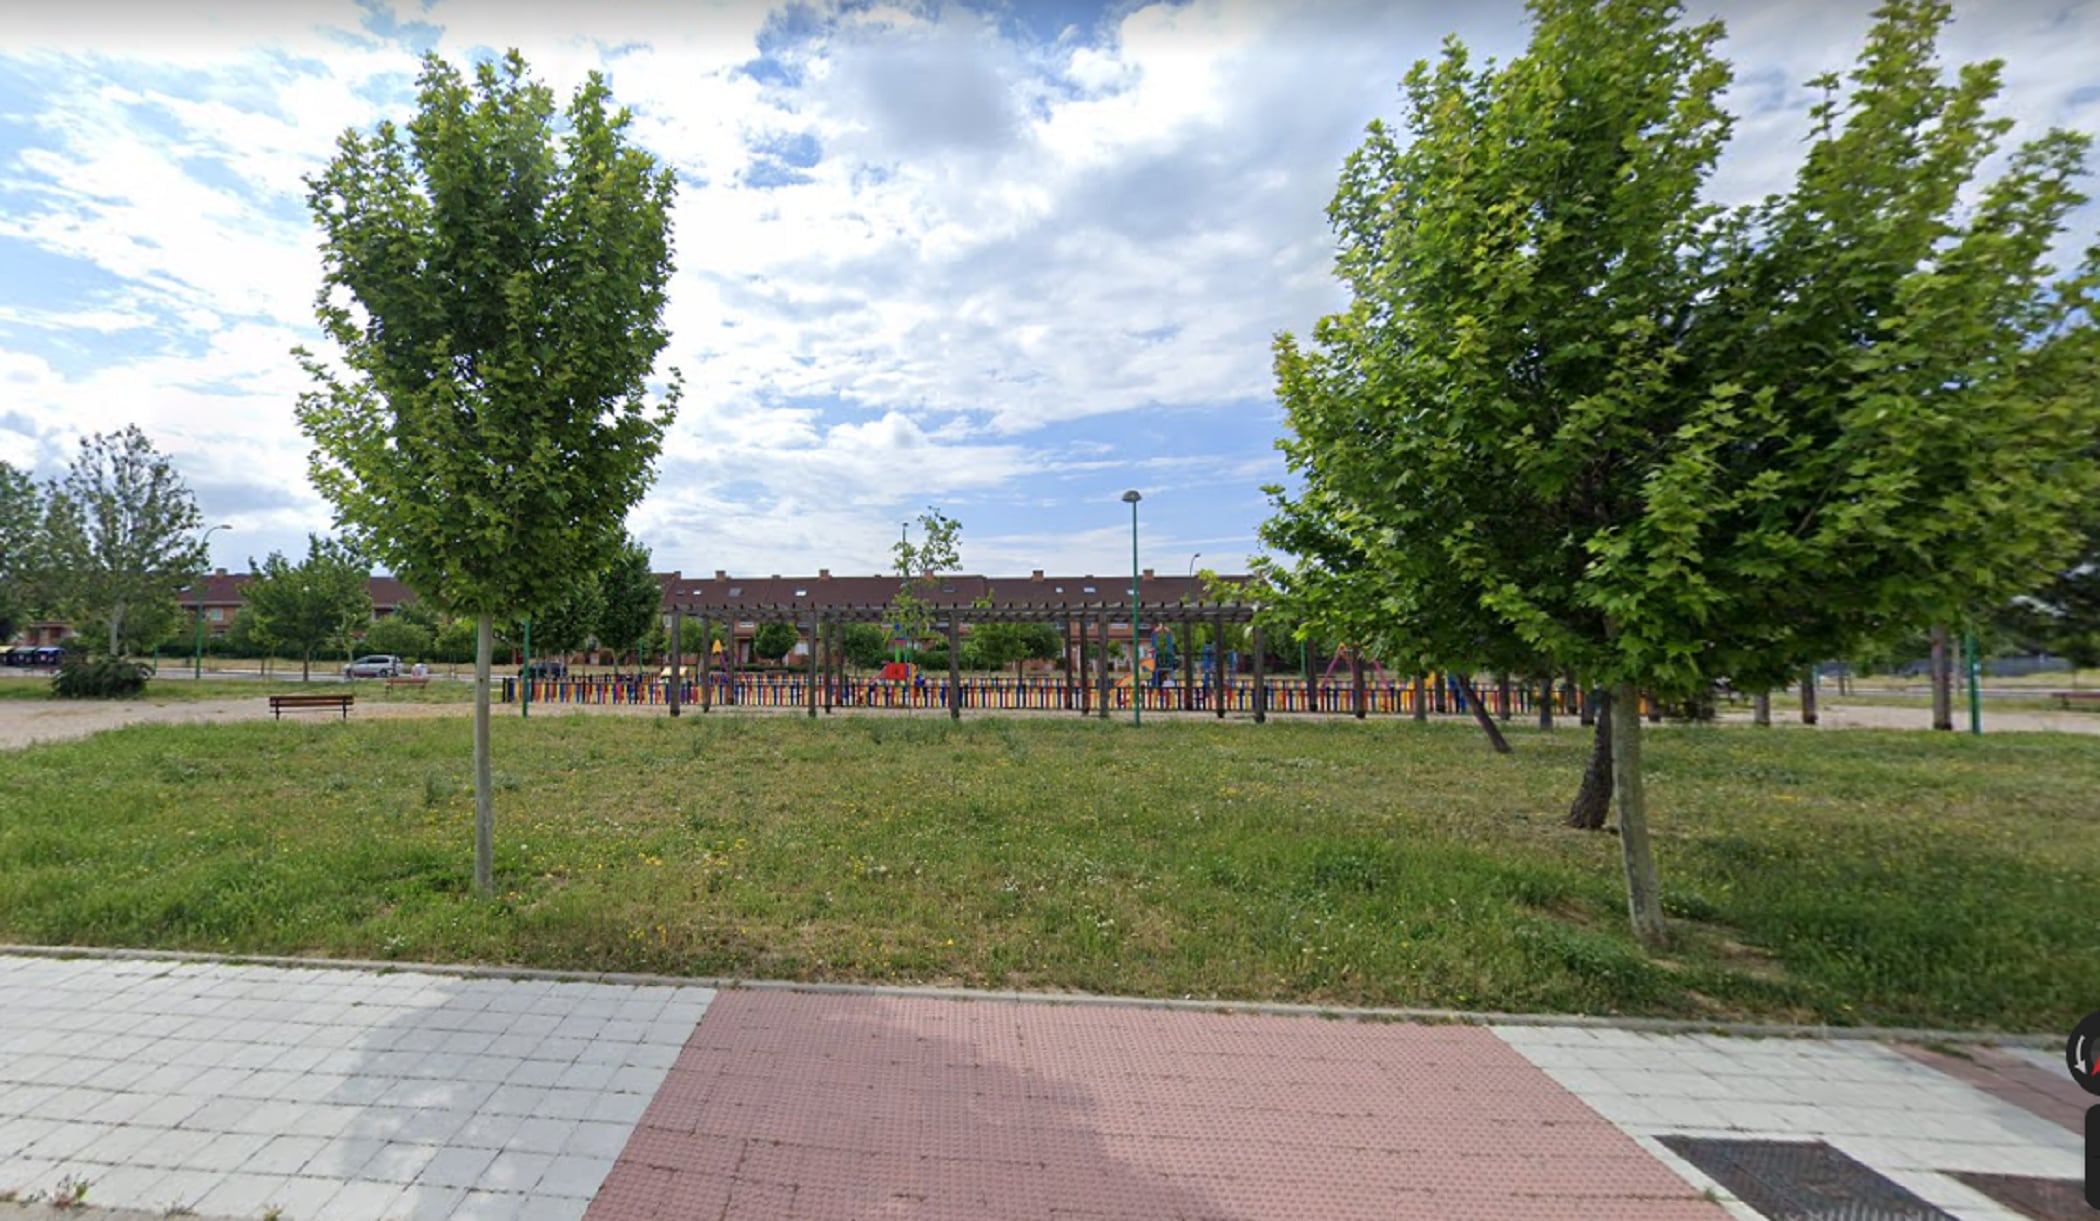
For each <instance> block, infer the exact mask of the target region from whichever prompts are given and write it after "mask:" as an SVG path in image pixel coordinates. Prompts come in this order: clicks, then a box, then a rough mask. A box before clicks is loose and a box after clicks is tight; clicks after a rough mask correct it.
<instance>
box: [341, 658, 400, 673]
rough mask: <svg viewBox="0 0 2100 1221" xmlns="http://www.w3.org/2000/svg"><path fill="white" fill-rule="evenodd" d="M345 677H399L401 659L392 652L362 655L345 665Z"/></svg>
mask: <svg viewBox="0 0 2100 1221" xmlns="http://www.w3.org/2000/svg"><path fill="white" fill-rule="evenodd" d="M343 677H344V678H399V677H401V659H400V658H398V657H396V656H394V655H393V654H391V653H374V654H372V655H371V656H369V657H360V658H358V659H357V660H356V661H353V662H351V663H350V664H349V665H347V666H344V667H343Z"/></svg>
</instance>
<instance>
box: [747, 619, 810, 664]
mask: <svg viewBox="0 0 2100 1221" xmlns="http://www.w3.org/2000/svg"><path fill="white" fill-rule="evenodd" d="M800 639H802V633H800V632H798V631H796V630H795V625H794V624H792V623H788V622H786V621H785V620H781V619H769V620H767V621H766V622H764V623H761V624H759V625H758V630H757V631H755V632H753V633H752V634H751V655H752V656H753V657H756V658H758V659H759V660H760V661H775V662H777V661H779V660H780V659H781V658H783V657H786V656H787V655H788V650H789V649H792V648H794V647H795V642H796V641H798V640H800Z"/></svg>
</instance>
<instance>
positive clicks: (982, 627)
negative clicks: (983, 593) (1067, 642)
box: [964, 623, 1058, 672]
mask: <svg viewBox="0 0 2100 1221" xmlns="http://www.w3.org/2000/svg"><path fill="white" fill-rule="evenodd" d="M964 651H965V652H966V653H968V654H970V655H971V657H972V658H973V659H974V660H973V661H972V662H971V664H972V665H974V666H980V667H982V668H984V669H987V670H1001V669H1004V668H1006V667H1007V666H1014V667H1015V668H1016V672H1018V670H1019V667H1020V664H1021V663H1022V662H1024V661H1029V660H1042V661H1050V660H1053V659H1055V658H1056V657H1057V656H1058V645H1057V629H1056V628H1053V627H1050V626H1048V625H1046V624H1041V623H980V624H977V625H975V626H974V627H972V628H971V629H970V638H969V640H968V642H967V644H966V647H965V650H964Z"/></svg>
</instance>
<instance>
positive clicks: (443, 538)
mask: <svg viewBox="0 0 2100 1221" xmlns="http://www.w3.org/2000/svg"><path fill="white" fill-rule="evenodd" d="M419 90H420V92H419V99H418V102H419V104H418V112H417V115H416V117H415V118H414V120H412V121H411V122H410V123H409V125H408V128H407V129H406V133H405V135H406V138H405V139H404V133H403V131H402V130H401V129H399V128H395V127H393V126H391V125H388V124H381V125H379V126H378V127H377V128H376V129H375V130H374V131H373V133H372V134H371V135H369V136H366V135H361V134H360V133H358V132H355V131H351V132H346V133H345V134H344V136H343V138H342V140H341V141H340V142H339V145H338V149H339V151H338V154H337V156H336V158H335V160H334V161H333V162H331V163H330V165H329V167H328V169H327V170H326V171H324V172H323V173H321V174H319V175H316V176H315V177H313V178H311V179H309V180H308V187H309V206H310V209H311V211H312V213H313V215H314V219H315V222H316V224H317V225H318V226H319V227H320V228H321V231H322V240H323V256H324V268H325V277H324V284H323V287H322V290H321V292H320V294H319V295H318V297H317V298H316V306H315V309H316V316H317V318H318V319H319V321H320V323H321V326H322V329H323V330H324V331H325V332H326V333H327V335H328V336H329V338H330V339H331V340H332V341H333V342H334V343H335V345H336V346H337V348H338V349H339V352H340V359H339V362H336V363H331V362H325V361H323V360H321V359H320V358H318V357H316V356H315V355H313V354H311V353H308V352H304V351H302V352H300V353H299V356H300V359H301V364H302V366H303V367H304V368H305V369H306V371H307V373H308V375H309V377H310V378H311V379H312V381H313V384H314V389H313V390H312V391H310V392H309V393H307V394H306V395H304V396H302V398H301V400H300V404H299V408H298V414H299V420H300V423H301V426H302V427H303V428H304V429H305V430H306V432H307V434H308V436H309V437H310V438H312V440H313V442H314V446H315V448H314V454H313V458H312V461H311V467H312V475H313V479H314V482H315V485H316V486H317V487H318V488H320V489H321V491H322V492H323V494H324V495H326V496H327V497H328V498H329V499H330V500H331V502H333V503H334V504H335V506H336V511H337V517H338V520H339V521H340V522H341V523H342V524H343V525H344V526H345V528H346V529H348V530H350V531H352V532H353V533H354V534H355V536H356V537H357V538H358V539H359V540H360V541H361V542H362V543H363V544H364V545H366V546H368V547H370V549H371V550H372V552H373V554H374V555H376V556H377V557H378V558H379V559H381V560H382V561H383V562H384V563H386V564H387V565H388V566H389V567H390V568H392V569H393V571H394V572H396V573H397V574H398V575H400V576H401V577H402V578H403V579H405V580H407V581H409V582H410V583H411V584H412V585H414V586H415V587H416V588H418V589H421V590H426V591H428V593H429V596H431V597H433V598H435V599H436V600H438V601H439V602H441V603H442V604H444V605H445V606H446V607H448V608H449V609H452V610H454V611H458V612H461V613H481V612H489V613H497V614H502V615H505V616H509V615H516V614H529V613H531V612H533V611H535V610H538V609H542V608H545V607H546V606H548V605H550V604H551V602H552V601H553V600H555V599H556V598H557V597H559V596H560V595H561V593H562V591H563V590H564V589H565V587H566V584H567V578H568V576H569V575H570V574H571V573H573V572H574V571H577V570H578V569H583V570H588V571H596V570H597V569H598V568H599V567H601V566H602V565H603V564H604V563H605V562H607V561H609V560H610V559H611V558H612V544H611V542H610V541H609V540H611V539H612V538H614V537H615V536H616V535H617V527H618V526H619V524H620V521H621V520H622V519H623V518H624V517H625V514H626V511H627V509H628V508H629V507H630V506H631V505H632V504H633V503H634V502H635V501H636V500H638V499H639V498H640V497H641V494H642V492H643V491H644V490H645V489H646V488H647V486H648V483H649V481H650V479H651V478H652V468H653V464H654V461H655V458H656V456H657V454H658V452H659V450H660V448H661V446H662V440H663V434H664V430H665V429H666V428H667V427H668V426H669V424H670V422H671V420H672V419H673V417H674V415H675V412H676V407H677V402H678V399H679V396H680V393H681V390H682V383H681V381H680V380H679V379H678V377H677V375H676V373H675V371H674V373H673V374H672V376H671V380H670V382H669V384H668V386H667V387H666V388H665V389H664V390H663V391H662V392H661V393H659V394H657V395H655V396H653V397H654V400H655V401H654V404H653V406H652V402H651V399H652V395H651V392H650V387H649V384H648V377H649V374H650V371H651V368H652V366H653V364H654V362H655V359H656V357H657V355H658V354H659V353H660V352H661V351H662V350H663V347H664V344H665V343H666V341H667V339H668V335H667V333H666V332H665V331H664V329H663V320H662V316H663V305H664V299H665V292H664V290H665V285H666V283H667V282H668V279H669V276H670V273H671V259H670V239H669V209H670V203H671V198H672V194H673V189H674V188H673V180H672V176H671V175H670V173H669V172H668V171H660V170H659V169H658V168H657V166H656V163H655V161H654V159H653V158H652V157H650V156H649V155H648V154H647V153H646V152H644V151H642V150H640V149H637V148H634V147H632V146H631V145H629V144H628V143H627V142H626V140H625V136H624V132H625V129H626V127H627V118H626V116H625V114H624V112H613V113H608V106H609V103H610V96H609V93H608V91H607V89H606V87H605V83H604V81H603V80H602V79H601V78H599V77H597V76H595V75H594V76H592V77H591V78H590V79H589V80H588V81H586V83H585V84H584V86H583V87H582V88H580V89H579V90H578V91H577V93H576V95H575V97H574V98H573V99H572V100H571V102H570V104H569V105H568V107H567V108H566V110H564V111H562V112H561V114H562V117H563V118H564V119H565V121H566V124H567V126H568V133H567V134H566V135H565V136H561V137H557V135H556V134H555V120H556V113H557V111H556V107H555V102H554V98H553V95H552V93H551V92H550V91H549V90H548V89H547V88H546V87H545V86H543V85H540V84H537V83H535V82H533V81H531V80H530V79H529V78H528V76H527V69H526V65H525V63H524V61H523V59H522V58H520V57H519V56H518V55H517V54H516V53H515V52H512V53H511V54H509V55H508V56H506V57H505V58H504V59H503V60H502V61H501V62H500V63H483V64H481V65H480V66H479V67H478V68H477V69H476V71H475V74H474V77H473V80H472V81H471V82H469V81H466V80H463V79H462V78H461V77H460V75H459V73H458V72H457V71H456V70H455V69H454V68H452V67H451V66H450V65H449V64H447V63H445V62H444V61H443V60H442V59H440V58H438V57H436V56H431V57H429V58H427V59H426V60H425V61H424V66H423V71H422V74H421V77H420V79H419Z"/></svg>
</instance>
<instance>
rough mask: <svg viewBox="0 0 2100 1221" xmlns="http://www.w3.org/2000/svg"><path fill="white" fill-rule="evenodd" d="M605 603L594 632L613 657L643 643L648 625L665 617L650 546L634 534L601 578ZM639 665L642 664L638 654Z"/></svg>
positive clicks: (600, 589) (649, 626)
mask: <svg viewBox="0 0 2100 1221" xmlns="http://www.w3.org/2000/svg"><path fill="white" fill-rule="evenodd" d="M598 590H599V593H600V595H601V597H602V601H603V605H602V606H601V608H600V609H599V612H598V622H597V624H596V626H595V633H594V634H595V635H596V636H597V637H598V643H599V644H602V645H604V646H605V647H606V648H608V649H611V650H612V651H613V655H614V657H615V658H616V659H617V657H618V656H619V655H620V654H621V653H627V652H633V651H636V650H639V649H640V648H641V647H642V641H643V640H645V639H647V638H648V635H649V629H650V628H653V627H655V626H657V624H658V623H659V622H661V620H662V618H663V604H664V590H663V585H662V584H661V583H659V582H658V581H657V579H656V573H655V571H654V570H653V569H652V568H651V566H650V563H649V549H648V548H647V547H644V546H642V544H641V543H640V542H638V541H636V540H635V539H634V538H632V537H623V538H622V539H621V540H620V546H619V550H618V551H617V552H616V553H615V554H614V555H613V560H612V563H611V564H610V565H608V566H607V567H606V569H605V571H604V573H602V574H601V575H600V576H599V578H598ZM635 664H636V665H640V664H641V662H640V660H639V658H637V660H636V663H635Z"/></svg>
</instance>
